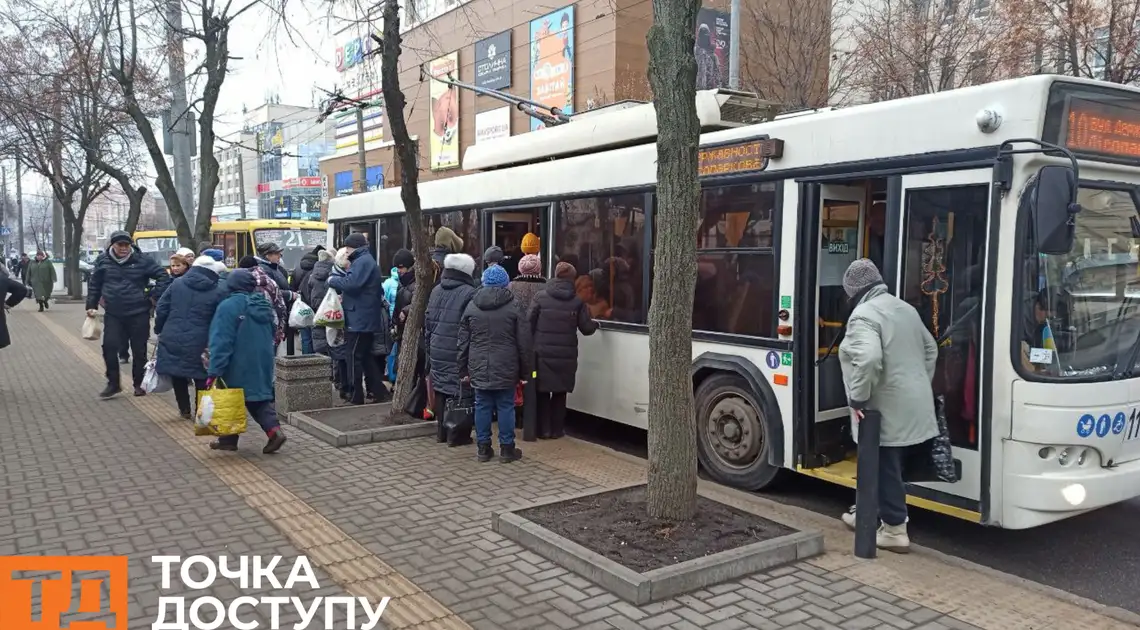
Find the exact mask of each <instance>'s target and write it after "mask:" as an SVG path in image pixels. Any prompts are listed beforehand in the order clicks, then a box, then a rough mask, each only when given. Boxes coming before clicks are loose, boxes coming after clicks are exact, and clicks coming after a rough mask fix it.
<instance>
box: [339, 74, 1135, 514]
mask: <svg viewBox="0 0 1140 630" xmlns="http://www.w3.org/2000/svg"><path fill="white" fill-rule="evenodd" d="M697 100H698V113H699V117H700V120H701V124H702V129H703V133H702V135H701V140H700V142H701V154H700V173H701V185H702V192H701V203H700V208H701V210H700V221H699V224H698V225H696V226H694V238H696V239H697V247H698V251H697V257H696V259H695V260H693V265H695V266H696V270H697V281H696V300H695V304H694V307H693V333H692V340H693V350H692V355H693V356H692V374H693V390H694V392H695V395H696V419H695V420H696V423H697V428H698V430H697V435H698V445H699V456H700V464H701V465H702V466H703V467H704V469H705V470H706V471H707V472H708V474H710V475H711V476H712V477H714V478H716V479H717V480H719V481H721V482H723V483H726V484H729V485H733V486H737V487H740V488H745V489H749V490H761V489H763V488H765V487H766V486H768V485H770V484H771V483H772V482H773V481H775V480H776V479H777V477H778V474H779V473H782V472H784V471H796V472H799V473H802V474H807V475H812V476H815V477H819V478H823V479H826V480H829V481H832V482H835V483H839V484H844V485H847V486H854V481H855V480H854V476H855V468H856V467H855V452H856V450H855V445H854V443H853V442H852V439H851V435H850V422H849V420H848V408H847V407H846V404H845V397H844V391H843V385H842V380H841V375H840V369H839V362H838V360H837V358H836V357H835V356H834V354H835V350H834V343H833V342H835V340H836V337H837V335H839V334H841V331H842V327H843V321H844V319H845V315H846V312H847V309H848V306H847V304H846V298H845V296H844V293H843V289H842V287H841V282H840V281H841V278H842V275H843V272H844V270H845V269H846V267H847V265H848V264H849V263H850V262H851V261H852V260H854V259H855V258H858V257H860V256H866V257H869V258H871V259H872V260H874V261H875V262H876V263H877V264H878V265H879V266H880V268H881V269H882V271H883V276H884V278H885V279H886V282H887V284H888V285H889V287H890V290H891V291H893V292H894V293H896V294H897V295H898V296H899V297H901V298H902V299H904V300H906V301H907V302H908V303H910V304H912V305H913V306H914V307H915V308H916V309H917V310H918V312H919V314H920V315H921V317H922V319H923V321H925V322H926V325H927V326H928V327H929V329H930V331H931V333H933V335H934V336H935V338H936V339H938V340H939V344H940V356H939V359H938V368H937V373H936V376H935V380H934V389H935V391H936V393H938V394H940V395H942V396H943V397H944V400H945V406H944V408H945V412H946V417H947V421H948V426H949V431H950V434H951V440H952V443H953V445H954V457H955V459H956V460H957V463H958V465H959V466H960V469H961V474H960V481H959V482H957V483H954V484H944V483H925V484H909V485H908V493H909V497H908V501H909V502H910V503H911V504H912V505H915V506H918V507H921V508H925V509H930V510H934V511H938V512H942V513H946V514H950V515H954V516H957V517H959V518H963V519H966V520H970V521H974V522H979V523H983V524H986V525H992V526H999V527H1005V528H1012V529H1023V528H1029V527H1034V526H1037V525H1041V524H1043V523H1048V522H1051V521H1056V520H1059V519H1063V518H1066V517H1069V516H1073V515H1076V514H1080V513H1082V512H1085V511H1088V510H1092V509H1096V508H1099V507H1102V506H1106V505H1109V504H1112V503H1115V502H1118V501H1123V500H1126V499H1129V498H1131V497H1135V496H1137V495H1140V275H1138V266H1137V253H1138V243H1140V215H1138V213H1137V208H1138V205H1137V204H1138V201H1140V199H1138V193H1140V90H1135V89H1131V88H1127V87H1122V86H1119V85H1109V84H1106V83H1100V82H1095V81H1084V80H1075V79H1071V78H1062V77H1051V76H1034V77H1028V78H1023V79H1017V80H1012V81H1005V82H999V83H991V84H988V85H983V86H978V87H972V88H967V89H961V90H954V91H952V92H943V93H939V94H932V95H926V96H918V97H913V98H907V99H902V100H896V101H889V102H885V103H877V104H872V105H865V106H859V107H852V108H848V109H840V110H829V111H819V112H813V113H809V114H799V115H797V114H791V115H786V116H778V117H776V118H775V119H771V120H766V121H765V122H761V123H758V124H757V123H756V122H755V121H757V120H765V119H766V118H769V117H766V116H759V115H758V112H760V111H761V110H765V109H766V106H765V105H764V104H763V103H760V102H759V101H757V100H756V99H755V98H754V97H752V96H751V95H747V94H743V93H740V92H728V91H723V90H722V91H707V92H700V93H698V96H697ZM655 135H656V125H655V116H654V112H653V107H652V105H651V104H641V103H624V104H618V105H615V106H610V107H606V108H603V109H601V110H595V111H592V112H588V113H585V114H582V115H576V116H575V117H574V118H573V120H572V121H571V122H569V123H567V124H564V125H560V126H557V127H551V128H548V129H545V130H541V131H537V132H533V133H527V134H522V135H517V136H513V137H509V138H504V139H500V140H496V141H491V142H486V143H480V144H478V145H474V146H472V147H470V148H469V149H468V150H467V152H466V155H465V156H464V167H465V168H466V169H467V170H470V171H477V172H474V173H472V174H468V175H463V176H456V177H452V178H447V179H440V180H435V181H431V182H427V183H423V184H421V185H420V189H419V191H420V197H421V199H422V203H423V208H424V210H425V212H426V213H427V214H428V216H429V217H430V226H431V231H432V232H433V233H434V231H435V230H438V229H439V228H440V227H441V226H448V227H450V228H451V229H453V230H454V231H455V232H456V233H458V234H459V235H460V236H461V237H462V238H463V239H464V243H465V245H466V247H465V249H466V251H467V253H469V254H471V255H472V256H473V257H475V258H476V260H479V259H480V258H481V255H482V253H483V251H484V248H486V247H488V246H490V245H492V244H495V245H499V246H500V247H502V249H503V251H504V252H505V253H506V254H507V256H508V259H507V262H506V263H505V266H506V267H507V269H508V272H509V273H511V274H515V273H517V263H518V258H519V256H520V255H521V250H520V246H521V243H522V240H523V237H524V235H526V234H528V233H533V234H536V235H538V236H539V237H540V238H541V258H542V262H543V269H544V272H545V274H547V275H549V274H550V272H551V271H552V269H553V267H554V265H555V264H556V263H557V262H559V261H565V262H569V263H571V264H572V265H573V266H574V267H575V268H576V269H577V272H578V278H577V280H576V282H575V286H576V290H577V293H578V295H579V296H581V297H582V299H583V300H584V301H585V302H586V304H587V305H588V306H589V309H590V312H591V313H592V314H593V316H594V317H595V318H596V319H597V320H599V321H600V322H601V329H600V330H599V331H598V333H597V334H595V335H593V336H590V337H583V338H582V340H581V347H580V361H579V368H578V375H577V389H576V390H575V391H574V392H573V394H571V396H570V397H569V403H568V404H569V407H570V408H571V409H574V410H576V411H580V412H585V413H588V414H592V415H595V416H600V417H602V418H606V419H609V420H611V421H614V422H621V423H625V424H630V425H634V426H637V427H642V428H644V427H646V412H647V409H648V408H649V406H650V405H651V404H652V401H651V400H650V399H649V382H648V377H647V375H648V372H649V370H648V362H649V343H648V332H649V331H648V327H647V325H646V315H647V310H648V307H649V303H650V301H651V299H652V298H653V286H652V271H653V260H654V258H653V247H654V223H655V220H656V219H655V216H656V213H655V197H654V187H655V178H656V160H655V152H656V146H655V145H654V140H655ZM1078 204H1079V206H1078ZM1078 207H1079V211H1077V209H1078ZM402 213H403V206H402V203H401V201H400V191H399V189H394V188H393V189H386V190H380V191H375V192H371V193H367V194H360V195H353V196H349V197H343V198H336V199H333V200H332V202H331V204H330V208H329V221H330V223H331V224H332V225H331V226H330V236H331V238H332V239H333V241H334V242H337V243H339V242H340V241H341V240H342V239H343V237H344V236H345V235H346V234H347V233H349V232H350V231H360V232H365V233H367V234H368V235H369V238H370V240H369V242H371V243H374V244H375V246H376V248H377V256H378V260H379V262H380V264H381V265H382V268H383V269H385V270H387V269H389V268H390V267H391V259H392V255H393V253H394V252H395V251H396V250H397V249H399V248H400V247H403V246H405V245H406V243H408V240H407V238H408V237H407V229H406V226H405V223H404V219H403V215H402ZM512 263H513V264H512ZM480 268H481V266H480Z"/></svg>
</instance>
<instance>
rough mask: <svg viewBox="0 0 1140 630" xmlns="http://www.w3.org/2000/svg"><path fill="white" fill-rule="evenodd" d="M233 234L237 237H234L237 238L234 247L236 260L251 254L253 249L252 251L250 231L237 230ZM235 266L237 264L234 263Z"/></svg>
mask: <svg viewBox="0 0 1140 630" xmlns="http://www.w3.org/2000/svg"><path fill="white" fill-rule="evenodd" d="M235 236H236V237H237V238H236V240H237V247H236V249H237V260H238V261H239V262H240V261H241V259H242V258H245V257H246V256H253V255H254V251H253V245H252V243H251V242H250V233H249V232H237V233H236V234H235ZM235 266H237V265H236V264H235Z"/></svg>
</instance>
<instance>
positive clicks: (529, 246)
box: [522, 232, 541, 255]
mask: <svg viewBox="0 0 1140 630" xmlns="http://www.w3.org/2000/svg"><path fill="white" fill-rule="evenodd" d="M540 245H541V243H540V242H539V240H538V236H537V235H536V234H534V233H532V232H527V233H526V236H523V239H522V252H523V253H524V254H536V255H537V254H538V250H539V249H541V248H540Z"/></svg>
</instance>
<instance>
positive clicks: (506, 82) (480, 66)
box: [475, 31, 511, 90]
mask: <svg viewBox="0 0 1140 630" xmlns="http://www.w3.org/2000/svg"><path fill="white" fill-rule="evenodd" d="M475 86H476V87H481V88H489V89H492V90H501V89H504V88H509V87H511V32H510V31H503V32H502V33H499V34H498V35H492V36H491V37H488V38H487V39H484V40H480V41H477V42H475Z"/></svg>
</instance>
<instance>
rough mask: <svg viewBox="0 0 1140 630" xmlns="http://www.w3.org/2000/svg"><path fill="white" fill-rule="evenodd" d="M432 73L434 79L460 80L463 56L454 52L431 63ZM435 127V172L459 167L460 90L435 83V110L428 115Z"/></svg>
mask: <svg viewBox="0 0 1140 630" xmlns="http://www.w3.org/2000/svg"><path fill="white" fill-rule="evenodd" d="M428 73H430V74H431V76H433V77H440V78H447V76H448V74H451V75H452V76H453V77H454V78H455V79H458V78H459V76H458V75H459V53H458V52H453V53H451V54H450V55H444V56H443V57H440V58H438V59H433V60H431V61H429V62H428ZM428 118H429V123H428V124H429V126H430V127H431V130H430V136H431V147H430V149H431V151H430V159H431V170H433V171H439V170H444V169H449V168H457V167H458V166H459V89H458V88H456V87H455V86H451V85H448V84H446V83H443V82H440V81H435V80H433V81H432V82H431V109H430V110H429V112H428Z"/></svg>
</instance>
